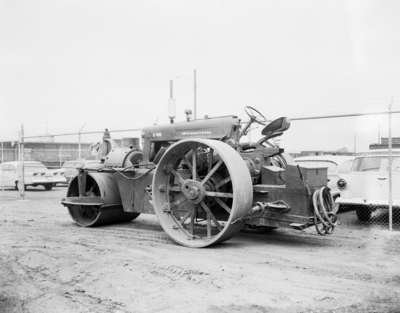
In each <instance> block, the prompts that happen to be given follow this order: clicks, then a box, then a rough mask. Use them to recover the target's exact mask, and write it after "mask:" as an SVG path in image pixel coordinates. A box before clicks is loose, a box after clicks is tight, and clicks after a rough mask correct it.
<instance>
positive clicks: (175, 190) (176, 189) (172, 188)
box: [168, 185, 182, 192]
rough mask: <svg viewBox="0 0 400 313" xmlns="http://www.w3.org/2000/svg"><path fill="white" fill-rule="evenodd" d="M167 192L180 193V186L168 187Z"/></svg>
mask: <svg viewBox="0 0 400 313" xmlns="http://www.w3.org/2000/svg"><path fill="white" fill-rule="evenodd" d="M168 191H173V192H181V191H182V189H181V187H180V186H177V185H173V186H168Z"/></svg>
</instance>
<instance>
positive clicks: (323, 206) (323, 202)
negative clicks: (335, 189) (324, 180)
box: [312, 187, 337, 236]
mask: <svg viewBox="0 0 400 313" xmlns="http://www.w3.org/2000/svg"><path fill="white" fill-rule="evenodd" d="M312 201H313V207H314V224H315V229H316V230H317V233H318V234H320V235H322V236H324V235H327V234H330V233H332V232H333V230H334V229H335V226H336V225H337V215H336V210H335V201H334V200H333V198H332V195H331V193H330V190H329V188H328V187H322V188H320V189H318V190H315V191H314V193H313V196H312Z"/></svg>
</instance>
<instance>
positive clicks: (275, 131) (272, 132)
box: [261, 117, 290, 139]
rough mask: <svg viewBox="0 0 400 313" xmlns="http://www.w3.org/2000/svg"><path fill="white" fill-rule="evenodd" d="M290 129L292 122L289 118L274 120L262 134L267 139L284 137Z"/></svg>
mask: <svg viewBox="0 0 400 313" xmlns="http://www.w3.org/2000/svg"><path fill="white" fill-rule="evenodd" d="M289 127H290V120H289V119H288V118H287V117H279V118H277V119H276V120H273V121H272V122H271V123H269V124H268V125H267V126H265V127H264V129H263V130H262V132H261V134H263V135H264V136H265V137H266V138H267V139H269V138H273V137H277V136H280V135H282V134H283V133H284V132H285V131H287V130H288V129H289Z"/></svg>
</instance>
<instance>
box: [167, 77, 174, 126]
mask: <svg viewBox="0 0 400 313" xmlns="http://www.w3.org/2000/svg"><path fill="white" fill-rule="evenodd" d="M175 116H176V105H175V99H174V81H173V80H172V79H171V80H170V81H169V99H168V117H169V122H170V123H171V124H173V123H174V119H175Z"/></svg>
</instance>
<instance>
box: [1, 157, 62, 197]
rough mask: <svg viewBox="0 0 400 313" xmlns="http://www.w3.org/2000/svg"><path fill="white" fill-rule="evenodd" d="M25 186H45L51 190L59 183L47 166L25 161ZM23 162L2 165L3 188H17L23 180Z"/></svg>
mask: <svg viewBox="0 0 400 313" xmlns="http://www.w3.org/2000/svg"><path fill="white" fill-rule="evenodd" d="M23 164H24V185H25V187H26V186H43V187H44V188H45V189H46V190H51V189H52V188H53V186H55V185H56V184H57V182H58V181H59V180H58V178H57V177H55V175H53V174H52V173H51V172H50V171H49V170H48V169H47V168H46V166H44V165H43V163H41V162H37V161H25V162H24V163H23ZM21 173H22V162H20V161H14V162H4V163H1V164H0V185H1V186H2V187H3V188H16V189H17V187H18V181H19V180H20V179H21Z"/></svg>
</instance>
